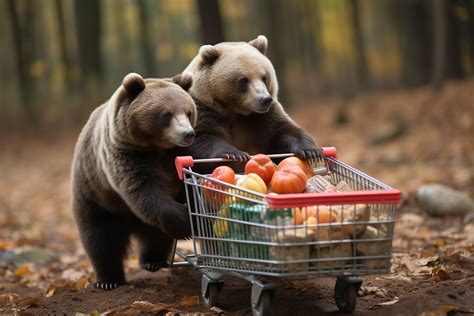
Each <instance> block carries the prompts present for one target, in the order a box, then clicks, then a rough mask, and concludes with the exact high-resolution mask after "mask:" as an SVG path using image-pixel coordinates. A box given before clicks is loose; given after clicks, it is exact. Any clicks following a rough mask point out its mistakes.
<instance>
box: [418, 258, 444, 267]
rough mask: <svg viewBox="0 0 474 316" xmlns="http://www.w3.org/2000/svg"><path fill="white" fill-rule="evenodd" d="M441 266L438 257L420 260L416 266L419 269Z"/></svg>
mask: <svg viewBox="0 0 474 316" xmlns="http://www.w3.org/2000/svg"><path fill="white" fill-rule="evenodd" d="M439 264H440V260H439V257H438V256H432V257H426V258H420V259H418V260H416V265H417V266H419V267H423V266H429V267H434V266H437V265H439Z"/></svg>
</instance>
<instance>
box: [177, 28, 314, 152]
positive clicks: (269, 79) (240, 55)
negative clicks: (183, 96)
mask: <svg viewBox="0 0 474 316" xmlns="http://www.w3.org/2000/svg"><path fill="white" fill-rule="evenodd" d="M267 46H268V41H267V39H266V37H265V36H262V35H260V36H259V37H258V38H256V39H254V40H252V41H250V42H249V43H245V42H229V43H227V42H225V43H220V44H217V45H215V46H211V45H204V46H202V47H201V48H200V50H199V54H198V55H197V56H196V57H195V58H194V59H193V60H192V61H191V63H190V64H189V65H188V67H187V68H186V69H185V70H184V73H190V74H192V76H193V79H194V82H193V86H192V87H191V89H190V90H189V93H190V94H191V96H192V97H193V98H194V100H195V102H196V105H197V107H198V122H197V125H196V128H195V130H196V135H197V137H196V141H195V143H194V144H193V145H192V146H191V147H190V151H191V153H192V154H193V155H194V156H196V157H198V158H204V157H224V158H229V157H230V158H236V159H238V160H245V159H248V156H249V153H250V154H256V153H269V154H271V153H286V152H292V153H295V154H296V155H297V156H298V157H300V158H302V159H309V160H311V159H316V158H320V157H321V151H320V150H319V148H318V147H317V146H316V143H315V141H314V139H313V138H312V137H311V136H310V135H309V134H308V133H306V132H305V131H303V130H302V129H301V128H300V127H299V126H298V125H297V124H296V123H295V122H294V121H293V120H292V119H291V118H290V117H289V116H288V114H287V113H286V112H285V110H284V109H283V107H282V105H281V104H280V103H279V102H278V98H277V95H278V81H277V77H276V74H275V70H274V68H273V65H272V63H271V62H270V60H269V59H268V58H267V57H266V56H265V54H266V52H267ZM265 99H267V101H269V103H268V102H267V103H265V102H264V100H265Z"/></svg>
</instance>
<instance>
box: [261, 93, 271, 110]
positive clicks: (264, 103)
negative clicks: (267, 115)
mask: <svg viewBox="0 0 474 316" xmlns="http://www.w3.org/2000/svg"><path fill="white" fill-rule="evenodd" d="M272 102H273V98H272V97H271V96H266V97H263V98H260V105H262V106H264V107H269V106H270V105H271V104H272Z"/></svg>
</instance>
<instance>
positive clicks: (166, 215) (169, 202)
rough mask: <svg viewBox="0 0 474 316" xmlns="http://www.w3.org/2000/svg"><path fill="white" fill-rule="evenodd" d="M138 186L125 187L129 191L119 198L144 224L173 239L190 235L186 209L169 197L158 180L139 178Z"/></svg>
mask: <svg viewBox="0 0 474 316" xmlns="http://www.w3.org/2000/svg"><path fill="white" fill-rule="evenodd" d="M140 179H141V180H142V181H140V184H139V185H137V184H136V183H135V184H129V185H128V186H125V187H126V188H128V189H130V188H132V189H131V190H128V191H125V192H122V194H121V196H122V198H123V199H124V201H125V203H126V204H127V205H128V207H129V208H130V210H131V211H132V212H133V213H134V214H135V215H136V216H137V217H138V218H139V219H140V220H141V221H143V222H144V223H146V224H148V225H151V226H153V227H156V228H158V229H161V230H163V231H164V232H166V233H167V234H168V235H170V236H171V237H173V238H175V239H184V238H186V237H189V236H190V235H191V225H190V222H189V214H188V208H187V207H186V205H184V204H181V203H178V202H176V201H175V200H173V199H172V198H171V196H169V195H168V194H167V193H166V191H165V190H164V188H162V187H161V186H162V183H161V181H160V180H159V179H154V180H147V179H146V177H141V178H140Z"/></svg>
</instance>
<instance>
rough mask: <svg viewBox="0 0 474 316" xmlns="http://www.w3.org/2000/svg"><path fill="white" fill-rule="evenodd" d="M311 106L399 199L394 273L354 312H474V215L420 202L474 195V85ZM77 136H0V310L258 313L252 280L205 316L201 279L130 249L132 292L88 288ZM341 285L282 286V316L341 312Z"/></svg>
mask: <svg viewBox="0 0 474 316" xmlns="http://www.w3.org/2000/svg"><path fill="white" fill-rule="evenodd" d="M306 103H308V102H306ZM305 105H308V106H309V107H305V108H304V109H303V108H302V107H295V108H293V109H292V110H291V111H290V112H291V115H292V116H293V117H294V118H295V120H296V121H297V122H299V123H300V124H301V125H302V126H303V127H304V128H305V129H307V130H308V131H310V132H311V133H312V134H313V135H314V136H315V138H316V139H317V140H318V142H319V144H320V145H333V146H336V147H337V148H338V154H339V158H340V159H341V160H343V161H345V162H347V163H349V164H351V165H353V166H355V167H356V168H359V169H361V170H363V171H365V172H367V173H369V174H370V175H372V176H374V177H375V178H378V179H380V180H382V181H384V182H386V183H388V184H390V185H392V186H393V187H395V188H398V189H400V190H402V192H403V203H402V206H401V208H400V210H399V212H398V215H397V223H396V226H395V236H394V241H393V260H392V272H391V273H390V274H388V275H380V276H369V277H364V278H363V280H364V283H363V286H362V288H361V290H360V291H359V294H358V300H357V307H356V311H355V314H356V315H379V314H384V315H445V314H449V315H455V314H459V315H461V314H474V216H463V217H459V216H458V217H455V216H454V217H450V216H446V217H442V218H433V217H429V216H428V215H426V214H424V213H423V212H422V211H421V210H420V209H419V207H418V205H417V203H416V200H415V198H414V192H416V189H417V188H418V187H419V186H420V185H421V184H424V183H431V182H436V183H443V184H446V185H449V186H452V187H454V188H456V189H458V190H461V191H463V192H467V193H469V194H470V195H471V196H472V195H473V194H474V170H473V166H474V144H473V140H472V139H473V136H474V128H473V119H474V115H473V114H474V81H463V82H454V83H450V84H449V85H447V86H446V89H445V90H444V91H443V93H442V94H440V95H433V94H432V93H431V91H429V90H428V89H425V88H421V89H417V90H413V91H399V92H384V93H382V92H380V93H371V94H366V95H361V96H359V97H357V98H355V99H354V100H351V101H340V100H333V101H325V102H315V103H314V104H312V103H311V104H309V103H308V104H305ZM343 112H345V113H346V114H345V115H342V114H341V113H343ZM77 134H78V130H73V131H67V132H64V131H54V132H53V131H51V132H50V133H48V135H47V136H44V135H29V136H24V135H23V136H19V135H10V136H8V137H7V136H5V135H3V136H2V138H1V139H0V141H1V143H0V148H1V152H2V154H1V155H0V179H1V180H0V314H11V313H22V314H76V313H84V314H93V315H98V314H101V313H105V314H124V313H129V314H137V313H149V314H167V313H170V314H187V313H189V314H196V313H201V314H209V315H211V314H220V313H225V314H228V315H248V314H251V309H250V286H249V284H248V283H247V282H244V281H242V280H239V279H235V278H231V277H228V278H226V279H225V286H224V288H223V292H222V293H221V296H220V304H219V308H214V309H213V310H208V309H206V308H204V307H203V306H202V304H201V302H200V298H199V294H200V280H201V273H200V272H199V271H196V270H193V269H187V268H176V269H163V270H161V271H159V272H156V273H150V272H146V271H142V270H140V269H139V268H138V262H137V257H136V255H135V254H134V252H133V251H132V252H131V255H130V257H129V259H128V261H127V268H126V269H127V277H128V280H129V284H128V285H127V286H122V287H120V288H118V289H116V290H113V291H108V292H105V291H100V290H96V289H91V288H90V287H89V286H88V284H89V283H90V282H92V281H93V279H94V276H93V272H92V269H91V267H90V264H89V262H88V260H87V258H86V256H85V254H84V251H83V250H82V248H81V245H80V242H79V240H78V234H77V232H76V228H75V226H74V221H73V218H72V216H71V213H70V208H69V168H70V163H71V158H72V151H73V146H74V142H75V138H76V137H77ZM190 246H191V245H190V242H182V243H180V244H179V247H180V248H181V249H183V250H187V251H189V250H190V249H191V247H190ZM25 253H29V254H30V256H26V255H25ZM21 254H23V257H22V256H21ZM25 256H26V257H25ZM334 281H335V280H334V279H333V278H310V279H306V280H283V281H281V282H278V290H277V292H276V296H275V297H274V300H273V307H274V309H273V310H274V313H275V315H288V314H290V313H291V314H293V315H314V314H320V315H326V314H327V315H338V312H337V307H336V305H335V303H334V298H333V296H334Z"/></svg>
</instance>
